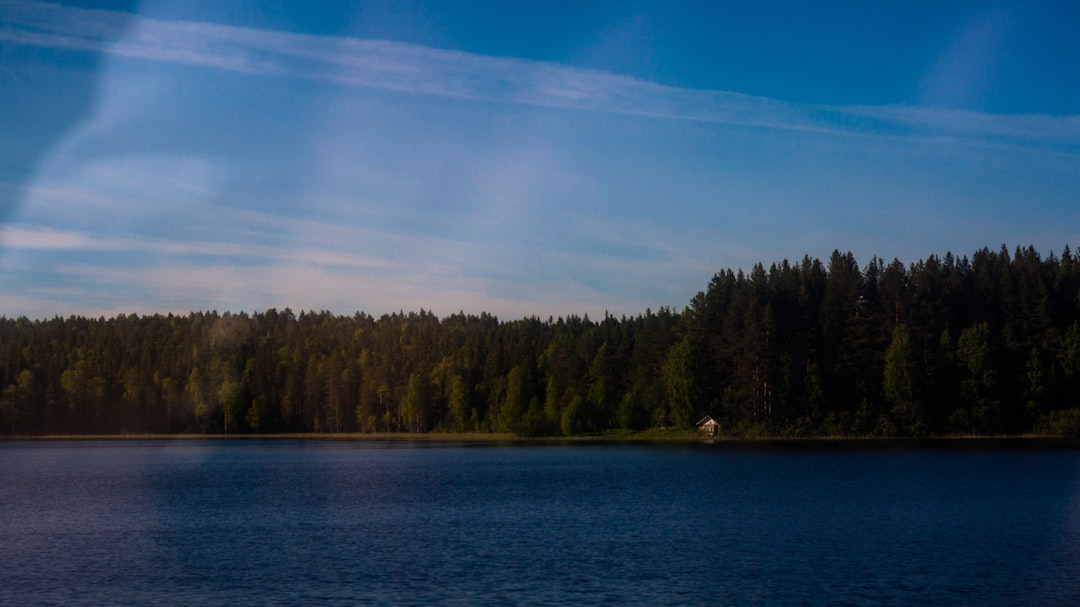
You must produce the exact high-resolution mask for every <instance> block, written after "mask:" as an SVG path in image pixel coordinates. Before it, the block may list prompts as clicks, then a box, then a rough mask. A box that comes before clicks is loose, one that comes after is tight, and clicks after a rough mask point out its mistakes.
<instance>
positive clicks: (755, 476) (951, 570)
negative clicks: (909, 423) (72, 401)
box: [0, 441, 1080, 607]
mask: <svg viewBox="0 0 1080 607" xmlns="http://www.w3.org/2000/svg"><path fill="white" fill-rule="evenodd" d="M0 546H2V550H0V604H2V605H46V604H56V605H151V604H152V605H229V606H234V607H235V606H242V605H308V604H311V605H430V604H443V605H605V604H610V605H1080V451H1077V450H1067V449H1031V448H1028V449H1015V448H1005V449H1003V448H996V447H985V448H933V447H925V446H923V447H917V448H885V447H880V446H879V447H865V446H862V447H854V446H847V447H844V446H813V447H800V448H792V447H790V446H756V447H746V446H744V447H728V446H708V445H702V446H698V445H694V446H679V447H672V446H641V445H639V446H614V445H600V446H536V445H531V446H513V445H499V446H493V445H483V446H462V445H421V444H415V445H404V444H389V443H352V442H320V441H310V442H305V441H207V442H202V441H195V442H192V441H176V442H170V441H151V442H70V443H54V442H8V443H0Z"/></svg>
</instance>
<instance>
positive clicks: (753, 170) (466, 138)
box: [0, 0, 1080, 318]
mask: <svg viewBox="0 0 1080 607" xmlns="http://www.w3.org/2000/svg"><path fill="white" fill-rule="evenodd" d="M750 4H753V6H752V7H751V6H744V5H750ZM809 4H811V3H796V2H791V3H768V2H762V3H732V4H731V5H725V4H724V3H670V2H665V3H659V2H657V3H653V2H595V3H590V2H566V3H560V2H547V3H536V4H529V5H526V4H524V3H507V2H465V1H463V2H348V3H346V2H332V1H331V2H322V3H309V2H289V1H287V0H278V1H275V2H255V1H246V2H217V1H185V2H180V1H169V2H166V1H160V0H158V1H146V2H134V1H128V2H124V1H115V2H98V3H93V2H72V3H65V4H48V3H39V2H28V1H24V0H8V1H6V2H3V3H0V90H3V91H4V94H3V95H0V314H3V315H5V316H8V317H12V316H19V315H26V316H29V317H31V318H46V317H51V316H52V315H55V314H60V315H68V314H81V315H90V316H98V315H105V316H111V315H114V314H116V313H120V312H125V313H130V312H135V313H153V312H181V313H182V312H187V311H191V310H209V309H215V310H219V311H225V310H231V311H240V310H245V311H257V310H264V309H266V308H269V307H277V308H284V307H286V306H288V307H292V308H293V309H294V310H300V309H317V310H321V309H328V310H331V311H333V312H336V313H340V314H351V313H353V312H355V311H357V310H363V311H366V312H369V313H372V314H376V315H378V314H381V313H385V312H393V311H397V310H406V311H408V310H419V309H420V308H424V309H428V310H433V311H434V312H436V313H437V314H440V315H447V314H451V313H454V312H457V311H459V310H463V311H466V312H472V313H479V312H481V311H487V312H492V313H495V314H497V315H499V316H500V317H502V318H514V317H520V316H525V315H532V314H536V315H539V316H541V317H543V318H546V317H547V316H549V315H554V316H559V315H566V314H586V313H587V314H589V315H590V316H597V315H602V314H603V313H604V311H610V312H612V313H615V314H636V313H639V312H643V311H644V310H645V309H646V308H647V307H651V308H653V309H656V308H657V307H660V306H664V305H668V306H673V307H675V308H681V307H683V306H684V305H686V304H687V302H688V301H689V300H690V298H691V297H692V296H693V295H694V293H696V292H697V291H699V290H701V289H703V288H704V287H705V286H706V285H707V283H708V280H709V278H710V277H711V275H712V274H713V273H714V272H716V271H718V270H721V269H725V268H729V267H730V268H746V269H749V268H750V267H751V266H752V265H753V264H754V263H755V262H758V261H761V262H764V263H766V265H767V264H769V263H771V262H773V261H779V260H781V259H783V258H788V259H792V260H796V259H801V258H802V256H803V255H806V254H809V255H811V256H815V257H820V258H826V257H827V256H828V255H829V254H830V252H831V251H832V250H833V249H841V250H851V251H852V252H854V253H855V255H856V257H857V258H858V259H859V260H860V261H861V262H863V263H865V262H867V261H868V260H869V259H870V257H871V256H872V255H878V256H880V257H883V258H885V259H886V260H891V259H892V258H894V257H897V258H899V259H901V260H902V261H905V262H911V261H915V260H918V259H922V258H925V257H926V256H927V255H930V254H934V253H936V254H944V253H945V252H946V251H949V250H951V251H953V252H954V253H958V254H968V253H971V252H972V251H974V250H976V249H978V248H981V247H984V246H989V247H991V248H994V249H996V248H997V247H999V246H1000V245H1001V244H1007V245H1009V246H1010V247H1012V246H1015V245H1024V246H1026V245H1028V244H1032V245H1035V246H1036V247H1037V248H1038V249H1039V250H1040V251H1042V252H1043V253H1044V254H1048V253H1049V252H1050V251H1055V252H1060V251H1061V249H1062V248H1063V247H1064V245H1066V244H1069V245H1071V246H1072V247H1073V248H1076V247H1077V245H1078V244H1080V243H1078V240H1080V239H1078V238H1077V236H1078V233H1080V210H1078V209H1080V205H1078V204H1077V193H1078V192H1080V83H1078V82H1077V78H1076V77H1075V74H1076V66H1077V65H1080V42H1078V41H1077V36H1075V35H1074V31H1073V30H1074V29H1075V24H1076V23H1080V19H1078V17H1080V9H1077V8H1073V6H1072V5H1071V3H1037V2H1005V3H986V2H968V3H964V2H959V3H942V2H926V3H922V2H902V3H901V2H896V3H859V4H860V5H861V4H865V5H866V6H857V7H855V8H852V7H851V6H848V4H850V3H839V2H835V3H829V2H826V3H814V6H809Z"/></svg>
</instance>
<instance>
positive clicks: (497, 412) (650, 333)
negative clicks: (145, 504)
mask: <svg viewBox="0 0 1080 607" xmlns="http://www.w3.org/2000/svg"><path fill="white" fill-rule="evenodd" d="M0 387H2V395H0V432H3V433H5V434H12V435H38V434H67V433H71V434H82V433H188V432H202V433H229V434H240V433H278V432H326V433H336V432H429V431H450V432H456V431H480V432H485V431H494V432H513V433H518V434H523V435H574V434H582V433H591V432H600V431H604V430H609V429H615V428H626V429H645V428H650V427H655V426H676V427H690V426H692V425H693V423H694V422H695V421H696V420H697V419H698V418H699V417H701V416H703V415H706V414H708V415H712V416H713V417H714V418H716V419H717V420H719V421H720V422H721V424H722V428H723V431H724V433H725V434H727V435H732V436H766V435H771V436H821V435H830V436H838V435H859V436H930V435H945V434H981V435H986V434H1017V433H1029V432H1038V433H1044V434H1056V435H1070V436H1075V435H1076V434H1077V433H1078V432H1080V259H1077V258H1076V257H1075V256H1074V255H1073V254H1072V253H1071V252H1070V250H1069V249H1068V247H1066V248H1065V250H1064V252H1063V253H1062V255H1061V256H1060V257H1057V256H1055V255H1053V254H1051V255H1050V256H1049V257H1047V258H1045V259H1044V258H1042V257H1041V256H1040V254H1039V253H1037V252H1036V251H1035V250H1034V249H1033V248H1027V249H1021V248H1018V249H1016V250H1015V251H1014V252H1012V253H1011V254H1010V252H1009V251H1008V249H1007V248H1005V247H1002V248H1001V250H999V251H997V252H995V251H992V250H989V249H983V250H981V251H978V252H976V253H975V254H974V255H972V256H971V257H970V258H968V257H960V258H957V257H954V256H953V255H952V254H946V255H945V256H944V257H943V258H942V257H937V256H931V257H929V258H928V259H926V260H924V261H919V262H917V263H914V264H911V265H910V266H905V265H903V264H902V263H901V262H899V261H893V262H891V263H888V264H886V263H884V262H883V261H882V260H880V259H877V258H875V259H872V260H870V261H869V263H867V264H866V265H865V266H862V267H860V266H859V265H858V263H857V262H856V260H855V258H854V257H853V256H852V255H851V254H850V253H847V254H844V253H840V252H834V253H833V254H832V256H831V257H830V259H829V260H828V261H827V262H826V263H823V262H821V261H820V260H817V259H811V258H808V257H807V258H804V259H802V260H801V261H799V262H798V263H789V262H788V261H786V260H785V261H783V262H781V263H777V264H773V265H771V266H770V267H768V268H766V267H764V266H763V265H757V266H755V267H754V268H753V269H752V270H751V271H750V272H749V273H744V272H742V271H739V272H733V271H731V270H726V271H723V272H720V273H718V274H716V275H715V276H714V277H713V278H712V280H711V282H710V283H709V284H708V287H707V288H706V289H705V290H704V291H702V292H701V293H698V294H697V296H695V297H694V298H693V300H692V301H691V302H690V303H689V305H688V306H687V307H686V308H685V309H684V310H683V311H681V312H678V311H674V310H672V309H667V308H663V309H660V310H658V311H655V312H654V311H651V310H647V311H645V312H644V313H643V314H641V315H639V316H635V317H630V318H628V317H622V318H615V317H612V316H606V317H605V318H603V319H595V320H593V319H589V318H588V317H576V316H572V317H569V318H559V319H551V318H549V319H547V320H541V319H539V318H526V319H522V320H513V321H499V320H498V319H497V318H495V317H493V316H491V315H488V314H480V315H479V316H476V315H467V314H456V315H453V316H449V317H447V318H443V319H440V318H438V317H436V316H434V315H433V314H431V313H429V312H425V311H423V310H421V311H420V312H411V313H398V314H390V315H384V316H382V317H379V318H374V317H372V316H369V315H366V314H363V313H357V314H355V315H353V316H336V315H333V314H330V313H328V312H317V313H313V312H301V313H300V314H299V315H297V314H294V313H293V312H292V311H290V310H289V309H285V310H283V311H278V310H274V309H271V310H268V311H266V312H261V313H255V314H246V313H240V314H232V313H227V312H226V313H223V314H219V313H216V312H198V313H192V314H188V315H185V316H175V315H171V314H170V315H153V316H136V315H121V316H118V317H116V318H110V319H105V318H98V319H92V318H82V317H69V318H53V319H51V320H33V321H32V320H28V319H26V318H17V319H9V318H0Z"/></svg>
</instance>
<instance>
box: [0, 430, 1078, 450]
mask: <svg viewBox="0 0 1080 607" xmlns="http://www.w3.org/2000/svg"><path fill="white" fill-rule="evenodd" d="M286 440H292V441H312V442H358V443H376V442H389V443H447V444H468V443H473V444H475V443H484V444H492V445H494V444H523V445H524V444H531V445H598V444H600V445H602V444H611V445H618V444H623V445H631V444H640V445H648V444H655V445H663V444H668V445H680V444H681V445H713V446H725V445H727V446H776V447H785V446H791V447H797V446H813V445H819V446H826V445H834V446H843V445H846V446H852V447H856V446H899V447H902V446H923V447H927V446H963V445H971V446H976V445H992V444H998V445H1015V446H1022V445H1032V446H1052V447H1066V448H1080V440H1077V439H1070V438H1062V437H1055V436H1046V435H1038V434H1022V435H993V436H977V435H951V436H931V437H921V438H912V437H867V436H819V437H782V436H778V437H754V438H748V437H718V438H717V437H707V436H700V435H694V434H690V433H684V432H679V433H672V434H669V435H663V434H657V433H638V434H610V435H609V434H598V435H582V436H536V437H531V436H518V435H515V434H508V433H487V432H460V433H459V432H436V433H409V432H400V433H398V432H382V433H371V434H366V433H341V434H322V433H319V434H316V433H282V434H229V435H223V434H145V433H144V434H51V435H40V436H0V443H4V442H8V443H10V442H41V443H48V442H65V441H67V442H99V441H100V442H105V441H163V442H164V441H177V442H185V441H270V442H273V441H286Z"/></svg>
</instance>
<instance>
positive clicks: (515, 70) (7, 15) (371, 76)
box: [0, 1, 1080, 147]
mask: <svg viewBox="0 0 1080 607" xmlns="http://www.w3.org/2000/svg"><path fill="white" fill-rule="evenodd" d="M0 17H2V19H0V21H3V22H5V23H6V24H7V25H6V27H3V28H2V29H0V40H6V41H8V42H12V43H16V44H23V45H34V46H42V47H51V48H63V49H75V50H88V51H97V52H104V53H109V54H113V55H118V56H123V57H130V58H137V59H145V60H150V61H159V62H166V63H174V64H182V65H191V66H201V67H207V68H212V69H220V70H227V71H232V72H238V73H250V74H259V75H270V76H283V77H290V78H301V79H313V80H316V81H322V82H334V83H340V84H345V85H349V86H358V87H366V88H372V89H379V90H390V91H402V92H407V93H415V94H422V95H434V96H441V97H450V98H463V99H473V100H482V101H495V102H503V103H520V104H528V105H537V106H545V107H556V108H567V109H578V110H587V111H600V112H609V113H616V114H629V115H637V116H645V117H655V118H664V119H673V120H686V121H701V122H709V123H718V124H730V125H741V126H753V127H766V128H776V129H787V130H799V131H818V132H836V133H847V134H859V133H864V132H867V131H868V130H869V131H870V132H875V133H876V132H881V131H885V132H889V131H894V132H896V134H898V135H901V136H904V135H912V134H913V135H923V136H925V135H935V134H938V135H946V136H959V137H965V138H976V139H978V138H982V137H989V138H992V139H1007V140H1010V141H1016V142H1018V143H1024V144H1027V145H1030V144H1032V143H1035V144H1039V143H1047V144H1050V145H1056V146H1061V145H1063V146H1067V147H1072V146H1077V145H1080V117H1078V116H1064V117H1056V116H1045V115H1032V116H1012V115H1008V116H1007V115H992V114H985V113H979V112H961V111H956V110H942V109H931V108H909V107H902V106H883V107H874V106H831V107H827V106H813V105H799V104H794V103H786V102H782V101H777V100H773V99H768V98H763V97H754V96H750V95H743V94H740V93H734V92H727V91H709V90H692V89H681V88H676V87H671V86H666V85H661V84H656V83H652V82H646V81H642V80H638V79H635V78H631V77H627V76H620V75H616V74H612V73H608V72H602V71H598V70H588V69H581V68H575V67H570V66H565V65H558V64H553V63H546V62H541V61H533V60H526V59H518V58H504V57H489V56H482V55H476V54H472V53H467V52H461V51H450V50H442V49H434V48H428V47H423V46H418V45H413V44H406V43H400V42H390V41H385V40H367V39H358V38H346V37H340V36H316V35H310V34H295V33H288V32H278V31H266V30H256V29H251V28H243V27H235V26H227V25H218V24H211V23H200V22H188V21H162V20H157V19H149V18H143V17H138V16H134V15H131V14H127V13H119V12H112V11H104V10H92V9H77V8H69V7H62V6H58V5H53V4H46V3H39V2H27V1H16V2H13V3H10V4H8V5H7V6H6V7H4V8H0ZM910 131H914V132H910Z"/></svg>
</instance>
